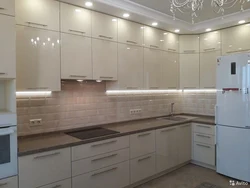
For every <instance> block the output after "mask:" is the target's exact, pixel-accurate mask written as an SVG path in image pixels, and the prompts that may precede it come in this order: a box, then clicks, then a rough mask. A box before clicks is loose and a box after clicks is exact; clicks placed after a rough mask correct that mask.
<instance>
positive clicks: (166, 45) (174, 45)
mask: <svg viewBox="0 0 250 188" xmlns="http://www.w3.org/2000/svg"><path fill="white" fill-rule="evenodd" d="M162 34H163V37H164V38H163V40H164V41H162V44H163V50H165V51H170V52H179V35H177V34H174V33H169V32H163V33H162Z"/></svg>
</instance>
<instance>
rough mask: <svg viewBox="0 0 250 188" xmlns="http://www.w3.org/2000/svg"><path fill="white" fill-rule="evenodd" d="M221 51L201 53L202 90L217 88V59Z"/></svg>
mask: <svg viewBox="0 0 250 188" xmlns="http://www.w3.org/2000/svg"><path fill="white" fill-rule="evenodd" d="M220 55H221V52H220V51H213V52H206V53H200V88H204V89H215V88H216V68H217V58H218V57H219V56H220Z"/></svg>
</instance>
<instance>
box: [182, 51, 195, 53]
mask: <svg viewBox="0 0 250 188" xmlns="http://www.w3.org/2000/svg"><path fill="white" fill-rule="evenodd" d="M184 52H185V53H194V52H195V50H184Z"/></svg>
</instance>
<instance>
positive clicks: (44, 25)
mask: <svg viewBox="0 0 250 188" xmlns="http://www.w3.org/2000/svg"><path fill="white" fill-rule="evenodd" d="M27 23H28V24H31V25H38V26H43V27H47V26H48V25H46V24H40V23H35V22H27Z"/></svg>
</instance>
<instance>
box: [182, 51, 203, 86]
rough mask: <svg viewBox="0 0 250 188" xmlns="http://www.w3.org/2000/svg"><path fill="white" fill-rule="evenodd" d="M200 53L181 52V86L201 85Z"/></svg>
mask: <svg viewBox="0 0 250 188" xmlns="http://www.w3.org/2000/svg"><path fill="white" fill-rule="evenodd" d="M199 80H200V58H199V54H180V88H182V89H195V88H199V85H200V82H199Z"/></svg>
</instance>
